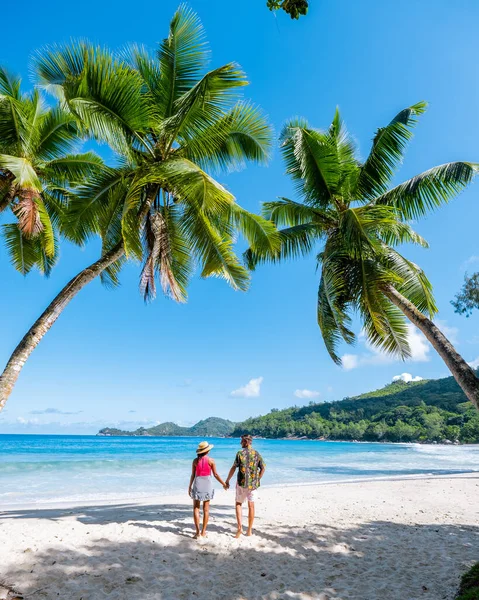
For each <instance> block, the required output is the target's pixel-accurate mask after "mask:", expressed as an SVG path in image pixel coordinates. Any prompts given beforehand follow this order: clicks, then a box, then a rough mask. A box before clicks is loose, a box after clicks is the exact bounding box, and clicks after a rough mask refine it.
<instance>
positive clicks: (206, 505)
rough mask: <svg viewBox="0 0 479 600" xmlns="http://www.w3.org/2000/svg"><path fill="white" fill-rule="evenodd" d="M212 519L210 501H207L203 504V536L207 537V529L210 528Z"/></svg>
mask: <svg viewBox="0 0 479 600" xmlns="http://www.w3.org/2000/svg"><path fill="white" fill-rule="evenodd" d="M209 518H210V501H209V500H205V501H204V502H203V529H202V530H201V535H202V536H203V537H206V528H207V527H208V520H209Z"/></svg>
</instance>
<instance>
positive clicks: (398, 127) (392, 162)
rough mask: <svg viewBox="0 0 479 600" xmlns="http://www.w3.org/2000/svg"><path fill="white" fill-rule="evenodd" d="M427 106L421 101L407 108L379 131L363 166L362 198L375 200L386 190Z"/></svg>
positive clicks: (360, 186)
mask: <svg viewBox="0 0 479 600" xmlns="http://www.w3.org/2000/svg"><path fill="white" fill-rule="evenodd" d="M426 107H427V104H426V103H425V102H418V103H417V104H414V105H412V106H410V107H408V108H405V109H404V110H402V111H401V112H399V113H398V114H397V115H396V116H395V117H394V119H393V120H392V121H391V122H390V123H389V124H388V125H386V127H381V128H379V129H378V130H377V132H376V135H375V136H374V139H373V146H372V148H371V151H370V153H369V156H368V158H367V159H366V161H365V163H364V164H363V166H362V167H361V172H360V175H359V179H358V182H357V190H358V197H363V198H365V199H368V200H371V199H373V198H375V197H376V196H379V195H380V194H383V193H384V192H386V190H387V186H388V184H389V183H390V182H391V179H392V178H393V176H394V173H395V171H396V168H397V167H398V165H399V164H400V163H401V162H402V159H403V155H404V150H405V148H406V144H407V143H408V141H409V140H410V139H411V137H412V131H411V130H412V128H413V127H414V126H415V125H416V123H417V117H418V116H419V115H422V114H423V113H424V112H425V110H426Z"/></svg>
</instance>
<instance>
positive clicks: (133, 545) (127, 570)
mask: <svg viewBox="0 0 479 600" xmlns="http://www.w3.org/2000/svg"><path fill="white" fill-rule="evenodd" d="M212 516H213V517H214V519H213V522H212V524H211V528H210V536H209V539H208V540H207V541H205V542H201V543H198V542H195V541H193V540H192V539H191V538H190V537H189V536H190V535H191V532H192V528H191V507H190V505H189V504H185V505H181V504H178V505H159V506H154V505H147V506H141V505H138V506H137V505H128V504H118V505H114V506H100V507H95V508H93V507H79V508H70V509H61V510H59V509H56V510H27V511H11V512H7V513H3V514H0V519H1V520H4V521H5V520H6V521H8V520H9V519H30V518H31V519H47V520H49V521H53V522H60V521H61V522H62V524H61V526H62V527H63V531H64V530H65V529H66V528H65V523H64V522H63V521H65V520H67V522H68V521H73V522H76V523H75V525H76V526H78V523H81V524H83V525H84V526H87V527H88V526H90V527H91V534H92V535H91V539H90V540H89V542H88V544H86V545H85V546H82V547H76V548H75V547H73V546H72V545H71V544H70V543H68V540H66V541H64V542H63V541H62V540H59V541H58V542H55V543H53V542H52V544H51V547H48V548H47V549H46V550H43V551H31V552H30V553H28V555H26V556H25V558H24V560H23V561H17V562H16V563H15V564H9V565H8V568H7V571H6V572H4V573H2V566H1V565H0V579H3V580H5V581H6V582H7V583H9V584H11V585H13V586H15V587H16V589H19V582H22V585H23V586H24V589H20V591H21V592H23V594H24V596H25V600H40V599H43V600H49V599H54V598H55V599H58V598H61V599H62V600H97V599H101V598H108V599H111V600H127V599H128V600H131V599H138V600H170V599H171V600H177V599H178V600H180V599H192V600H193V599H197V600H198V599H199V600H203V599H204V600H207V599H221V600H256V599H262V600H279V599H285V600H286V599H292V598H294V599H297V600H306V599H314V600H326V599H328V598H329V599H331V600H333V599H334V600H346V599H348V600H351V599H354V600H371V599H379V598H381V599H384V600H451V599H452V598H454V593H455V591H456V589H457V585H458V580H459V576H460V574H461V573H462V572H463V571H464V570H465V569H466V568H467V566H468V565H469V564H470V563H471V562H473V561H474V560H477V559H478V549H479V527H473V526H470V525H469V526H466V525H464V526H459V525H431V524H427V525H403V524H398V523H390V522H385V521H372V522H369V523H366V524H360V525H356V526H351V527H349V528H344V527H339V526H338V527H334V526H331V525H329V526H328V525H324V524H321V523H308V525H307V526H303V527H301V526H290V525H287V524H281V525H278V526H277V527H272V526H271V525H270V526H266V525H264V524H262V523H261V519H258V521H257V525H258V530H257V532H256V535H255V536H254V537H253V538H251V539H247V538H242V539H241V540H240V541H239V542H238V541H236V540H234V539H233V538H232V531H233V530H234V514H233V509H232V507H231V506H221V505H215V506H214V507H212ZM94 526H96V527H94ZM130 528H135V529H137V531H136V532H134V536H135V538H136V539H135V540H133V541H132V540H131V539H129V538H131V537H132V534H131V531H132V529H130ZM58 530H59V531H60V527H59V528H58ZM138 530H141V531H138ZM0 531H1V529H0ZM122 531H126V533H125V535H122ZM112 532H113V534H114V535H113V534H112ZM159 533H161V535H159ZM165 534H166V535H165ZM186 536H188V537H186Z"/></svg>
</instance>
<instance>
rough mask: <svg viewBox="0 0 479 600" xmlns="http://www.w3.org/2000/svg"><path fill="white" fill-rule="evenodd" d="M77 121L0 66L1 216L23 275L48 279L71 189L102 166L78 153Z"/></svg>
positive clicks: (88, 155) (12, 257) (7, 243)
mask: <svg viewBox="0 0 479 600" xmlns="http://www.w3.org/2000/svg"><path fill="white" fill-rule="evenodd" d="M80 135H81V132H80V128H79V126H78V123H77V120H76V119H75V118H74V116H73V115H72V114H71V113H70V111H68V110H65V109H64V108H63V107H62V106H60V105H56V106H53V107H51V106H48V105H47V103H46V102H45V98H44V97H43V96H42V94H41V93H40V91H39V90H38V89H34V90H33V91H31V92H24V91H22V81H21V79H20V78H19V77H16V76H14V75H12V74H11V73H9V72H8V71H7V70H6V69H5V68H3V67H0V213H4V214H5V215H7V219H8V217H13V219H14V220H13V222H11V223H4V224H3V225H2V226H1V234H2V237H3V241H4V245H5V247H6V250H7V252H8V253H9V255H10V260H11V262H12V264H13V266H14V267H15V269H17V271H19V272H20V273H22V274H23V275H26V274H27V273H29V272H30V271H31V269H32V268H34V267H36V268H38V269H39V270H40V271H41V272H42V273H43V274H45V275H49V274H50V272H51V270H52V268H53V266H54V264H55V262H56V260H57V258H58V243H59V232H60V230H61V223H62V216H63V212H64V207H65V205H67V204H68V201H69V198H70V195H71V191H72V188H74V187H75V186H78V185H79V184H80V183H82V182H83V181H84V180H85V179H87V178H88V177H90V176H93V175H97V174H98V173H99V171H100V170H101V168H102V166H103V161H102V160H101V158H100V157H99V156H97V155H96V154H95V153H93V152H86V153H83V154H79V153H78V152H77V148H78V146H79V136H80Z"/></svg>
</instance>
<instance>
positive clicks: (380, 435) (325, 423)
mask: <svg viewBox="0 0 479 600" xmlns="http://www.w3.org/2000/svg"><path fill="white" fill-rule="evenodd" d="M245 432H248V433H251V434H253V435H256V436H261V437H267V438H283V437H307V438H324V439H331V440H364V441H389V442H412V441H418V442H445V441H450V442H454V443H457V442H460V443H479V413H478V411H477V410H476V409H475V408H474V407H473V406H472V404H471V403H470V402H468V401H467V400H466V397H465V396H464V394H463V392H462V390H461V389H460V388H459V386H458V385H457V383H456V381H455V380H454V378H453V377H447V378H445V379H437V380H429V381H426V380H424V381H419V382H414V383H404V382H402V381H401V382H395V383H391V384H389V385H387V386H386V387H384V388H382V389H380V390H376V391H374V392H369V393H367V394H361V395H360V396H356V397H354V398H344V399H343V400H341V401H338V402H327V403H321V404H314V403H311V404H309V405H308V406H304V407H301V408H299V407H292V408H287V409H285V410H277V409H273V410H272V411H271V412H270V413H269V414H267V415H264V416H261V417H255V418H250V419H247V420H246V421H244V422H243V423H240V424H238V425H237V426H236V428H235V430H234V432H233V434H232V435H234V436H237V435H240V434H242V433H245Z"/></svg>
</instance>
